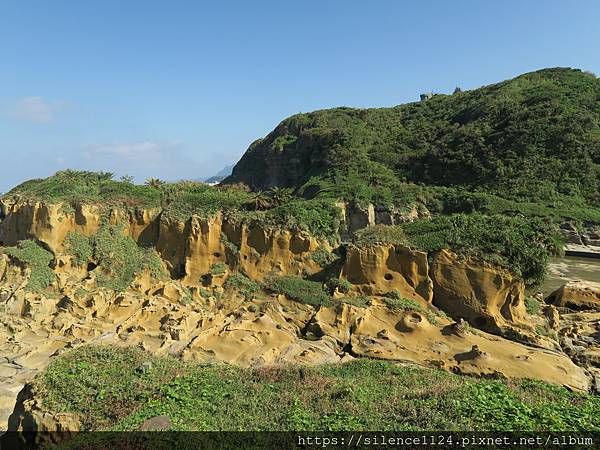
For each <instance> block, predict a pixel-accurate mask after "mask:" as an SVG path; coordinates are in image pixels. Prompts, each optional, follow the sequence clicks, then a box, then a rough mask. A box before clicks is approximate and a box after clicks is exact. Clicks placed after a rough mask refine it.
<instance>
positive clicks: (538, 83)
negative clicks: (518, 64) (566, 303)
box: [226, 68, 600, 220]
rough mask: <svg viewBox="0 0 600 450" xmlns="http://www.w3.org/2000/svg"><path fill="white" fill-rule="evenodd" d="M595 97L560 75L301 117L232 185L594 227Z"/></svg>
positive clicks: (592, 90)
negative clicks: (503, 211)
mask: <svg viewBox="0 0 600 450" xmlns="http://www.w3.org/2000/svg"><path fill="white" fill-rule="evenodd" d="M599 97H600V80H599V79H598V78H596V77H595V76H593V75H590V74H587V73H584V72H581V71H580V70H573V69H566V68H553V69H544V70H539V71H537V72H532V73H527V74H524V75H521V76H519V77H516V78H514V79H512V80H507V81H504V82H501V83H497V84H494V85H490V86H485V87H482V88H480V89H475V90H472V91H464V92H458V93H455V94H454V95H435V96H434V97H433V98H431V99H430V100H427V101H424V102H416V103H408V104H404V105H399V106H396V107H393V108H376V109H353V108H335V109H328V110H322V111H315V112H312V113H307V114H298V115H295V116H292V117H289V118H287V119H285V120H284V121H283V122H282V123H281V124H279V126H278V127H277V128H276V129H275V130H274V131H273V132H272V133H270V134H269V135H268V136H267V137H266V138H265V139H262V140H259V141H257V142H255V143H253V144H252V145H251V146H250V148H249V149H248V151H247V152H246V154H245V155H244V156H243V157H242V159H241V161H240V162H239V163H238V164H237V165H236V167H235V169H234V172H233V175H232V176H231V177H230V178H229V179H228V180H226V182H245V183H247V184H249V185H250V186H253V187H255V188H258V189H263V188H265V187H269V186H272V185H273V184H277V185H279V186H287V187H292V188H295V189H297V190H298V192H299V193H302V194H303V195H305V196H308V197H315V196H316V197H320V198H325V197H327V198H344V199H346V200H349V201H355V202H357V203H359V204H365V203H368V202H372V203H375V204H383V205H395V206H398V207H403V206H407V205H408V204H411V203H414V200H420V201H422V202H425V203H426V202H427V201H428V198H427V197H429V200H436V198H435V197H437V200H438V201H439V200H443V201H445V202H446V203H448V205H449V206H451V205H452V204H454V206H455V207H456V206H457V207H459V209H461V210H462V209H463V208H465V207H468V206H469V205H470V204H472V205H471V206H473V207H475V208H477V207H478V204H477V203H478V202H479V201H481V200H484V203H489V202H492V203H493V201H494V200H496V199H498V200H499V201H504V202H505V203H506V205H509V204H510V202H517V203H521V202H524V203H528V202H530V203H535V204H538V206H537V207H536V208H537V209H538V211H536V212H538V213H548V214H549V215H550V216H554V215H555V214H556V212H557V211H555V210H556V209H558V210H562V212H563V213H566V214H568V215H573V214H574V215H579V214H583V215H586V216H588V214H589V216H588V217H590V218H591V217H594V218H595V219H596V220H597V219H598V218H599V217H600V216H599V212H600V211H599V209H598V208H599V207H600V193H599V191H600V189H599V188H600V181H599V180H600V177H599V176H598V175H599V173H600V105H599V104H598V98H599ZM267 160H269V162H270V164H266V163H265V162H266V161H267ZM274 167H281V170H280V171H279V172H278V171H277V169H273V168H274ZM411 183H424V184H426V185H427V186H431V187H432V188H423V187H422V186H419V185H418V184H417V185H414V184H411ZM436 187H439V188H442V189H441V190H440V191H439V195H438V194H436V191H437V188H436ZM444 187H462V188H464V190H463V191H459V192H458V194H459V195H455V194H457V192H452V191H445V190H444V189H443V188H444ZM465 192H470V193H473V194H472V195H471V194H465ZM486 195H491V197H485V196H486ZM418 197H421V198H420V199H419V198H418ZM574 200H575V201H574ZM507 202H508V203H507ZM459 212H462V211H459Z"/></svg>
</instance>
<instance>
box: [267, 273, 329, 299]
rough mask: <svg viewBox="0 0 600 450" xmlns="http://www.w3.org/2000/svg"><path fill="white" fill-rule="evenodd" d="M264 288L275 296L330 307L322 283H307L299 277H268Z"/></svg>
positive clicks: (307, 281) (327, 295)
mask: <svg viewBox="0 0 600 450" xmlns="http://www.w3.org/2000/svg"><path fill="white" fill-rule="evenodd" d="M265 288H266V289H267V290H269V291H271V292H274V293H276V294H283V295H285V296H286V297H288V298H290V299H292V300H296V301H298V302H301V303H306V304H307V305H312V306H332V305H333V302H332V301H331V297H330V296H329V294H328V293H327V292H326V291H325V288H324V287H323V284H322V283H319V282H317V281H309V280H305V279H303V278H300V277H294V276H282V277H270V278H267V280H266V281H265Z"/></svg>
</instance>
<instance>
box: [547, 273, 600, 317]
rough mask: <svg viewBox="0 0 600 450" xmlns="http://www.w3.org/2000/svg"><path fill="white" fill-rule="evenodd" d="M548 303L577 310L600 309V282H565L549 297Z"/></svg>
mask: <svg viewBox="0 0 600 450" xmlns="http://www.w3.org/2000/svg"><path fill="white" fill-rule="evenodd" d="M546 303H549V304H551V305H554V306H557V307H567V308H570V309H575V310H585V309H593V310H598V311H600V283H595V282H593V281H584V280H574V281H569V282H568V283H566V284H564V285H563V286H561V287H560V288H558V289H557V290H556V291H554V292H552V293H551V294H550V295H549V296H548V297H547V298H546Z"/></svg>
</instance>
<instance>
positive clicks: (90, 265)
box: [87, 262, 98, 272]
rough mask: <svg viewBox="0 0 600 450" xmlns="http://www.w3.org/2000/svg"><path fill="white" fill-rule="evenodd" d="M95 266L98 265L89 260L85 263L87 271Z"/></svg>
mask: <svg viewBox="0 0 600 450" xmlns="http://www.w3.org/2000/svg"><path fill="white" fill-rule="evenodd" d="M96 267H98V265H97V264H94V263H93V262H89V263H88V264H87V271H88V272H91V271H93V270H94V269H95V268H96Z"/></svg>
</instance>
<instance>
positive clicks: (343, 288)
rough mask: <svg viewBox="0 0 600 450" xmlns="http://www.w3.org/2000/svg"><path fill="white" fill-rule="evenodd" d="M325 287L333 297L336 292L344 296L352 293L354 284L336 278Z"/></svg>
mask: <svg viewBox="0 0 600 450" xmlns="http://www.w3.org/2000/svg"><path fill="white" fill-rule="evenodd" d="M325 287H326V288H327V290H328V291H329V293H330V294H332V295H333V293H334V292H335V291H336V290H337V291H338V292H341V293H342V294H347V293H348V292H350V289H352V283H350V282H349V281H348V280H341V279H339V278H335V277H334V278H330V279H328V280H327V281H326V282H325Z"/></svg>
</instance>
